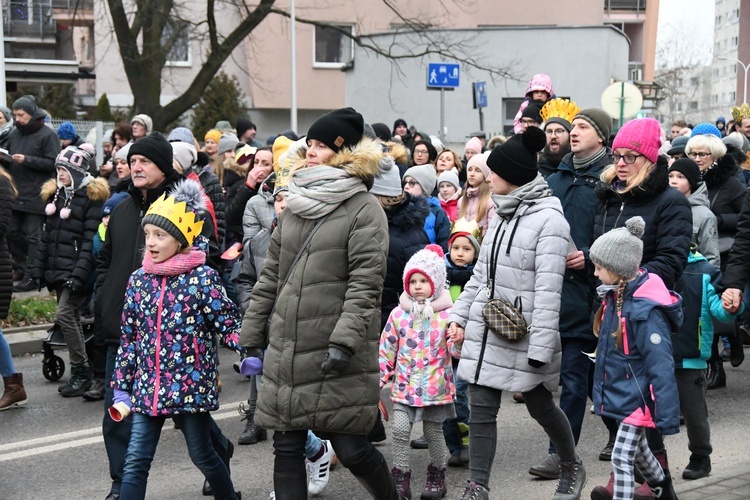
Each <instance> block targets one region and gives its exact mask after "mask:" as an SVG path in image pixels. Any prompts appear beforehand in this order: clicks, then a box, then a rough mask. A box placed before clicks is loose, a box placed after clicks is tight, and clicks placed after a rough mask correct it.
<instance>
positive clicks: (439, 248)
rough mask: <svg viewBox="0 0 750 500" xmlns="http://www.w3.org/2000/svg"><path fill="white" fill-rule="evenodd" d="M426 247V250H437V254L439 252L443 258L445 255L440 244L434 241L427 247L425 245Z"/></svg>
mask: <svg viewBox="0 0 750 500" xmlns="http://www.w3.org/2000/svg"><path fill="white" fill-rule="evenodd" d="M424 249H425V250H430V251H431V252H435V253H436V254H438V255H439V256H440V258H441V259H442V258H443V257H445V253H444V252H443V248H442V247H441V246H440V245H436V244H434V243H430V244H429V245H427V246H426V247H424Z"/></svg>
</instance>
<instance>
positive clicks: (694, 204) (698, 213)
mask: <svg viewBox="0 0 750 500" xmlns="http://www.w3.org/2000/svg"><path fill="white" fill-rule="evenodd" d="M688 201H689V202H690V210H691V212H692V214H693V239H692V242H693V243H694V244H695V246H696V247H697V248H698V251H699V252H700V253H701V254H702V255H703V256H704V257H705V258H706V260H708V261H709V262H710V263H711V264H713V265H715V266H717V267H718V266H720V265H721V259H720V258H719V233H718V230H717V228H716V216H715V215H714V213H713V212H712V211H711V208H710V206H709V202H708V190H707V189H706V183H705V182H701V183H700V184H699V185H698V189H696V190H695V192H694V193H691V194H690V196H688Z"/></svg>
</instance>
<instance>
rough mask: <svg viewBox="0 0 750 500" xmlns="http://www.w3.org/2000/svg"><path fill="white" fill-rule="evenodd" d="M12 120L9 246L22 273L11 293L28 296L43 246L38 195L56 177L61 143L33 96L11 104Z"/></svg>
mask: <svg viewBox="0 0 750 500" xmlns="http://www.w3.org/2000/svg"><path fill="white" fill-rule="evenodd" d="M13 119H14V120H15V128H14V129H13V130H11V131H10V133H9V134H8V152H9V153H10V154H11V156H12V157H13V163H11V165H10V168H9V173H10V175H11V176H12V177H13V182H14V183H15V185H16V188H17V189H18V196H17V197H16V199H15V201H14V202H13V211H12V216H11V221H10V227H8V243H9V244H10V252H11V256H12V257H13V263H14V265H15V267H16V270H17V271H18V272H22V273H23V279H22V281H21V283H20V284H18V285H17V286H15V287H14V291H16V292H28V291H30V290H35V289H36V288H37V287H38V284H37V283H36V282H35V281H34V280H33V279H32V278H31V274H30V273H29V271H30V269H29V268H30V267H31V265H33V264H34V260H35V259H36V252H37V249H38V248H39V245H40V244H41V242H42V227H43V226H44V217H45V214H44V202H43V201H42V198H41V197H40V196H39V193H40V191H41V189H42V184H44V183H45V182H47V181H48V180H49V179H51V178H53V177H54V176H55V173H56V171H55V158H56V157H57V154H58V153H59V152H60V142H59V141H58V140H57V135H56V134H55V132H54V131H53V130H52V129H51V128H49V127H46V126H45V125H44V119H45V114H44V112H43V111H42V110H41V109H39V107H38V106H37V105H36V99H34V96H32V95H25V96H23V97H20V98H19V99H18V100H17V101H16V102H14V103H13ZM27 263H30V264H31V265H28V266H27Z"/></svg>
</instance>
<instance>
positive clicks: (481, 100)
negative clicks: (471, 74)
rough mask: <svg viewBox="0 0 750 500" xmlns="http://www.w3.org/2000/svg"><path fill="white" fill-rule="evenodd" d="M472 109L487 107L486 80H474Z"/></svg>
mask: <svg viewBox="0 0 750 500" xmlns="http://www.w3.org/2000/svg"><path fill="white" fill-rule="evenodd" d="M473 85H474V109H481V108H486V107H487V82H474V84H473Z"/></svg>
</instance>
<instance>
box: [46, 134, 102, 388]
mask: <svg viewBox="0 0 750 500" xmlns="http://www.w3.org/2000/svg"><path fill="white" fill-rule="evenodd" d="M89 158H90V156H89V154H88V153H87V152H86V151H84V150H82V149H79V148H77V147H75V146H68V147H67V148H65V149H63V150H62V152H60V154H59V155H57V158H56V159H55V168H56V169H57V177H56V178H55V179H50V180H49V181H47V182H46V183H44V184H43V185H42V191H41V198H42V199H43V200H46V201H47V206H46V207H45V212H46V213H47V218H46V221H45V226H44V227H45V230H44V234H43V239H42V244H41V245H40V247H39V251H38V252H37V254H36V261H35V263H34V267H33V268H32V270H31V277H32V278H34V279H35V280H37V282H38V283H39V287H40V288H41V287H42V286H43V285H44V284H45V283H46V284H47V288H48V289H49V290H50V291H52V290H54V291H55V293H56V294H57V310H56V311H55V324H56V325H57V326H58V327H59V328H60V330H61V332H62V334H63V337H64V338H65V344H66V345H67V347H68V355H69V356H70V372H71V376H70V380H69V381H68V383H66V384H64V385H61V386H60V388H59V391H60V394H62V395H63V396H65V397H73V396H80V395H81V394H83V393H84V392H85V391H87V390H88V389H89V386H90V385H91V382H92V380H93V372H92V370H91V365H90V363H89V359H88V356H87V355H86V347H85V345H84V339H83V330H82V328H81V302H82V298H83V296H84V295H86V293H87V292H88V293H90V290H86V288H87V284H88V283H90V281H91V280H90V278H91V275H92V274H93V272H94V257H93V255H92V248H93V241H94V235H95V234H96V230H97V228H98V227H99V223H100V222H101V219H102V217H101V214H102V206H103V205H104V202H105V201H107V198H109V186H108V185H107V182H106V181H105V180H103V179H95V178H93V177H92V176H91V175H90V174H89V173H88V171H87V169H88V166H89Z"/></svg>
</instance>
